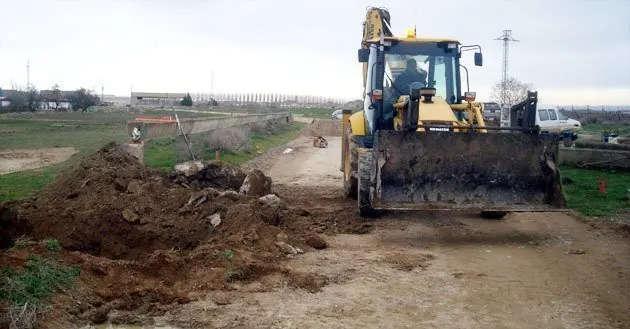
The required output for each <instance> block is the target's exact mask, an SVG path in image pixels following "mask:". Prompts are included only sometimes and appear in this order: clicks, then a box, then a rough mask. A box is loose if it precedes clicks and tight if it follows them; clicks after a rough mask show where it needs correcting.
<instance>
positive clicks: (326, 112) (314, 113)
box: [289, 108, 334, 119]
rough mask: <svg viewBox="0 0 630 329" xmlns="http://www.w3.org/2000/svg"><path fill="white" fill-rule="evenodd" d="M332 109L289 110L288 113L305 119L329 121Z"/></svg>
mask: <svg viewBox="0 0 630 329" xmlns="http://www.w3.org/2000/svg"><path fill="white" fill-rule="evenodd" d="M333 111H334V110H333V109H330V108H293V109H289V112H291V113H293V114H295V115H302V116H305V117H311V118H319V119H330V118H331V115H332V113H333Z"/></svg>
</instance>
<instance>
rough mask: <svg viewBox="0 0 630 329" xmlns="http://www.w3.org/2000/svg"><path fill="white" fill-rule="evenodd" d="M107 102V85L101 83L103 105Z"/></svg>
mask: <svg viewBox="0 0 630 329" xmlns="http://www.w3.org/2000/svg"><path fill="white" fill-rule="evenodd" d="M104 102H105V84H104V83H101V103H104Z"/></svg>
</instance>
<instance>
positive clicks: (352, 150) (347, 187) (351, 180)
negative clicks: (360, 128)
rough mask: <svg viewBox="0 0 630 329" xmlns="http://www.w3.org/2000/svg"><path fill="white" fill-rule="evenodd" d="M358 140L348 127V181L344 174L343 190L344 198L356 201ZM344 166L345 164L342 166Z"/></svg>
mask: <svg viewBox="0 0 630 329" xmlns="http://www.w3.org/2000/svg"><path fill="white" fill-rule="evenodd" d="M358 147H359V143H358V138H357V136H354V135H352V132H351V130H350V127H348V129H347V131H346V145H345V150H346V155H345V156H346V158H347V159H348V161H350V173H349V174H348V176H349V177H348V179H346V174H345V172H344V180H343V189H344V194H345V196H346V197H348V198H351V199H354V200H356V199H357V193H358V189H357V184H358V182H357V170H358V167H359V160H358ZM344 166H345V164H344Z"/></svg>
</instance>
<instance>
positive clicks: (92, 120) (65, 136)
mask: <svg viewBox="0 0 630 329" xmlns="http://www.w3.org/2000/svg"><path fill="white" fill-rule="evenodd" d="M168 114H169V113H168V112H164V111H143V112H136V113H126V112H125V113H103V112H89V113H76V112H66V113H54V112H49V113H41V112H40V113H7V114H2V115H0V148H2V149H22V148H25V149H32V148H48V147H69V146H71V147H74V148H76V149H77V150H78V151H79V152H78V153H76V154H75V155H74V156H72V157H71V158H70V159H69V160H68V161H66V162H63V163H60V164H57V165H52V166H50V167H45V168H40V169H34V170H27V171H21V172H16V173H10V174H6V175H0V202H2V201H9V200H16V199H23V198H26V197H29V196H31V195H32V194H33V193H35V192H36V191H38V190H39V189H41V188H42V187H43V186H45V185H46V184H48V183H49V182H51V181H52V180H53V179H54V177H55V175H56V174H57V173H58V172H60V171H62V170H65V169H67V168H69V167H70V166H72V165H74V164H76V163H78V161H80V159H81V158H82V157H84V156H85V155H89V154H91V153H93V152H95V151H96V150H98V149H99V148H100V147H101V146H102V145H104V144H105V143H107V142H109V141H116V142H124V141H126V140H127V139H128V136H127V133H126V121H128V120H132V119H133V118H135V117H139V116H143V117H146V116H152V117H156V116H163V115H168ZM178 116H180V117H182V118H186V117H201V116H203V117H214V116H218V115H216V114H206V113H190V112H178ZM299 129H300V126H298V125H290V126H287V127H285V128H281V129H279V130H278V131H276V132H274V133H273V134H254V135H252V141H251V142H252V145H253V146H254V147H255V150H256V151H262V152H265V151H266V150H267V149H268V148H269V147H271V146H275V145H279V144H282V143H284V142H288V141H289V140H291V139H293V138H295V137H297V135H298V134H299ZM173 143H174V139H173V140H171V141H169V140H168V139H167V140H162V141H159V142H158V143H155V144H149V145H148V146H147V148H146V150H145V157H146V159H147V163H148V164H149V165H152V166H155V167H161V168H172V166H173V164H174V163H175V152H174V148H173V146H174V144H173ZM213 154H214V151H213V150H206V152H204V154H203V156H204V158H209V157H210V156H211V155H213ZM257 154H258V153H256V152H250V153H242V154H224V155H222V159H224V160H226V161H230V162H234V163H241V162H244V161H246V160H248V159H251V158H253V157H255V156H256V155H257Z"/></svg>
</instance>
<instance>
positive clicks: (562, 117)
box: [558, 112, 569, 120]
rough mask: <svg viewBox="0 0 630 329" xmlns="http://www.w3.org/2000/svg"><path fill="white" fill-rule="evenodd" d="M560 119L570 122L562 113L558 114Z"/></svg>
mask: <svg viewBox="0 0 630 329" xmlns="http://www.w3.org/2000/svg"><path fill="white" fill-rule="evenodd" d="M558 118H559V119H560V120H568V119H569V118H568V117H567V116H566V115H564V114H563V113H562V112H558Z"/></svg>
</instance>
